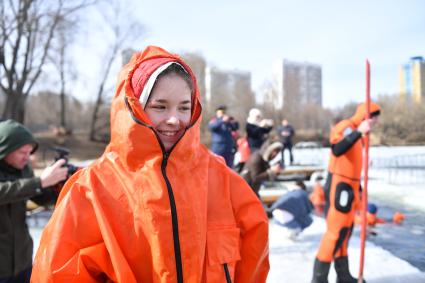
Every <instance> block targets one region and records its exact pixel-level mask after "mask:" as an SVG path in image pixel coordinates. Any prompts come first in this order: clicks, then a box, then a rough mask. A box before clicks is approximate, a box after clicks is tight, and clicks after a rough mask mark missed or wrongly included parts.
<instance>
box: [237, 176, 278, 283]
mask: <svg viewBox="0 0 425 283" xmlns="http://www.w3.org/2000/svg"><path fill="white" fill-rule="evenodd" d="M230 185H231V188H232V189H231V196H230V197H231V199H232V203H233V209H234V214H235V217H236V221H237V224H238V226H239V228H240V229H241V243H240V244H241V245H240V254H241V260H240V261H238V263H237V265H236V269H235V282H246V283H249V282H252V283H254V282H255V283H262V282H266V278H267V274H268V272H269V269H270V265H269V242H268V229H269V226H268V219H267V215H266V213H265V211H264V208H263V206H262V204H261V202H260V201H259V199H258V198H257V196H256V195H255V194H254V192H253V191H252V190H251V188H250V187H249V186H248V184H246V182H245V181H244V180H243V179H242V178H240V177H239V176H236V177H235V178H231V183H230Z"/></svg>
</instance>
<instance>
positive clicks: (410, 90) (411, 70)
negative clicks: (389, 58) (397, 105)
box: [400, 56, 425, 103]
mask: <svg viewBox="0 0 425 283" xmlns="http://www.w3.org/2000/svg"><path fill="white" fill-rule="evenodd" d="M400 96H401V98H403V99H405V100H412V101H413V102H416V103H422V102H423V101H424V100H425V60H424V58H423V57H421V56H416V57H412V58H410V60H409V62H408V63H406V64H404V65H403V66H401V67H400Z"/></svg>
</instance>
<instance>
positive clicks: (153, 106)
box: [151, 104, 165, 110]
mask: <svg viewBox="0 0 425 283" xmlns="http://www.w3.org/2000/svg"><path fill="white" fill-rule="evenodd" d="M151 108H153V109H157V110H163V109H165V106H164V105H158V104H157V105H151Z"/></svg>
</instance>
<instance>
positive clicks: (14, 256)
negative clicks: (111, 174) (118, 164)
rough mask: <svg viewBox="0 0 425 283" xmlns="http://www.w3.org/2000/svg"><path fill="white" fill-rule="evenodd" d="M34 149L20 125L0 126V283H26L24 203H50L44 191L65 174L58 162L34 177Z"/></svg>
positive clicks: (28, 259) (28, 246) (28, 251)
mask: <svg viewBox="0 0 425 283" xmlns="http://www.w3.org/2000/svg"><path fill="white" fill-rule="evenodd" d="M37 147H38V144H37V142H36V140H35V139H34V137H33V135H32V134H31V133H30V132H29V131H28V129H26V128H25V127H24V126H23V125H21V124H19V123H17V122H15V121H13V120H6V121H2V122H0V227H1V230H0V263H1V264H0V283H3V282H8V283H14V282H19V283H22V282H24V283H25V282H29V279H30V276H31V268H32V252H33V242H32V239H31V236H30V234H29V231H28V227H27V225H26V221H25V215H26V201H27V200H28V199H31V200H33V201H34V202H35V203H37V204H40V205H43V204H49V203H52V202H53V201H54V199H55V198H54V193H53V192H52V191H51V190H45V188H48V187H50V186H53V185H55V184H57V183H58V182H61V181H63V180H65V179H66V177H67V174H68V169H67V168H66V167H62V166H63V165H64V164H65V160H63V159H61V160H58V161H57V162H55V163H54V164H53V165H51V166H49V167H47V168H46V169H44V171H43V172H42V174H41V176H40V177H35V176H34V173H33V171H32V168H31V166H30V155H31V154H32V153H34V152H35V151H36V150H37Z"/></svg>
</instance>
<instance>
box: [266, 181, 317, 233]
mask: <svg viewBox="0 0 425 283" xmlns="http://www.w3.org/2000/svg"><path fill="white" fill-rule="evenodd" d="M312 210H313V204H312V203H311V202H310V200H309V197H308V193H307V192H306V187H305V184H304V182H303V181H297V187H296V189H295V190H292V191H289V192H287V193H285V194H284V195H282V196H281V197H280V198H279V199H278V200H277V201H276V202H275V203H273V205H272V207H271V208H270V211H271V212H272V215H273V219H274V220H275V221H276V222H277V223H278V224H279V225H282V226H283V227H285V228H287V229H288V237H289V238H291V239H293V238H295V237H296V236H298V234H299V233H301V232H302V231H303V230H304V229H305V228H307V227H308V226H310V225H311V223H313V219H312V218H311V215H310V214H311V212H312Z"/></svg>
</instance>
